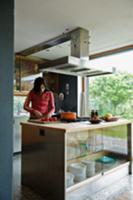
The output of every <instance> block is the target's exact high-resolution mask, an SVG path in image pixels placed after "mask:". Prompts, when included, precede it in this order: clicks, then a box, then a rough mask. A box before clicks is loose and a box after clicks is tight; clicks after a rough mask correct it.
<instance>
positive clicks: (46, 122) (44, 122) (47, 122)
mask: <svg viewBox="0 0 133 200" xmlns="http://www.w3.org/2000/svg"><path fill="white" fill-rule="evenodd" d="M28 122H32V123H38V124H55V123H60V122H61V121H60V120H57V121H42V120H41V119H29V120H28Z"/></svg>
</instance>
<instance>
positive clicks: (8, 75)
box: [0, 0, 14, 200]
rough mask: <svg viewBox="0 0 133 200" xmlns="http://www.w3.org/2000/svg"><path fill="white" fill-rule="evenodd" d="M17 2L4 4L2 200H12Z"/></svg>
mask: <svg viewBox="0 0 133 200" xmlns="http://www.w3.org/2000/svg"><path fill="white" fill-rule="evenodd" d="M13 37H14V1H13V0H1V1H0V200H12V158H13V157H12V154H13V59H14V56H13V43H14V41H13Z"/></svg>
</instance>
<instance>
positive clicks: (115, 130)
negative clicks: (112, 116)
mask: <svg viewBox="0 0 133 200" xmlns="http://www.w3.org/2000/svg"><path fill="white" fill-rule="evenodd" d="M102 134H103V151H104V154H105V155H104V157H103V158H102V159H101V162H102V163H103V172H106V171H108V170H110V169H112V168H114V167H117V166H119V165H121V164H123V163H125V162H126V161H127V154H128V151H127V125H123V126H115V127H110V128H104V129H103V133H102Z"/></svg>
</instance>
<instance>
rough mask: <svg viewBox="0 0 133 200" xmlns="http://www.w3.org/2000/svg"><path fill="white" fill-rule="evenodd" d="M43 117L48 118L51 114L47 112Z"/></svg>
mask: <svg viewBox="0 0 133 200" xmlns="http://www.w3.org/2000/svg"><path fill="white" fill-rule="evenodd" d="M43 117H45V118H50V117H52V114H50V113H48V114H46V115H44V116H43Z"/></svg>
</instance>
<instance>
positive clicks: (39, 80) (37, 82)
mask: <svg viewBox="0 0 133 200" xmlns="http://www.w3.org/2000/svg"><path fill="white" fill-rule="evenodd" d="M42 84H43V85H44V86H45V87H46V84H45V81H44V79H43V78H42V77H38V78H36V79H35V81H34V87H33V91H34V92H35V93H39V92H40V91H41V85H42Z"/></svg>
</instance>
